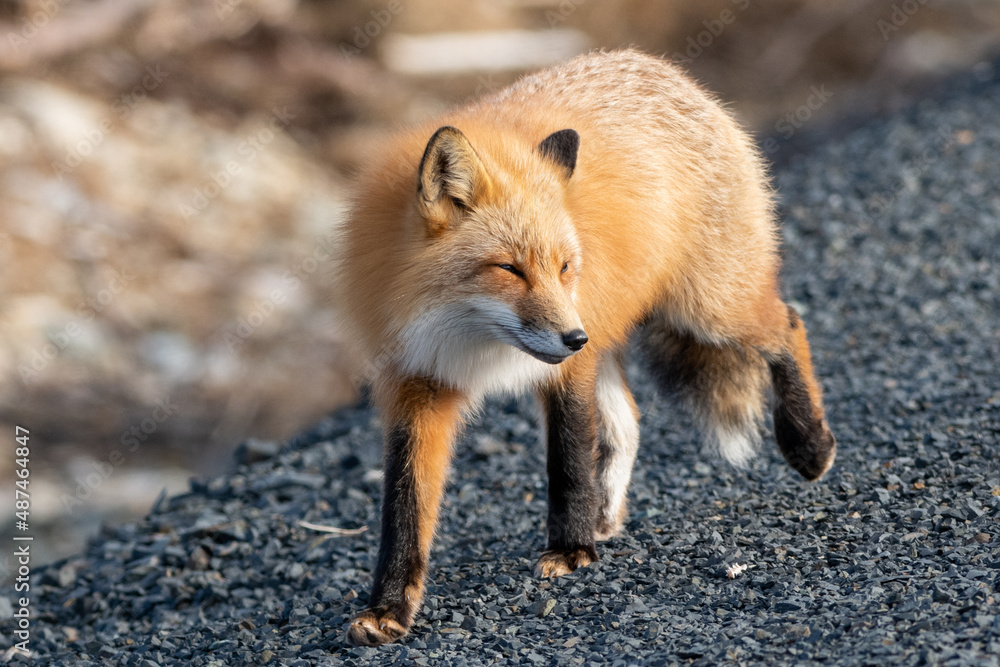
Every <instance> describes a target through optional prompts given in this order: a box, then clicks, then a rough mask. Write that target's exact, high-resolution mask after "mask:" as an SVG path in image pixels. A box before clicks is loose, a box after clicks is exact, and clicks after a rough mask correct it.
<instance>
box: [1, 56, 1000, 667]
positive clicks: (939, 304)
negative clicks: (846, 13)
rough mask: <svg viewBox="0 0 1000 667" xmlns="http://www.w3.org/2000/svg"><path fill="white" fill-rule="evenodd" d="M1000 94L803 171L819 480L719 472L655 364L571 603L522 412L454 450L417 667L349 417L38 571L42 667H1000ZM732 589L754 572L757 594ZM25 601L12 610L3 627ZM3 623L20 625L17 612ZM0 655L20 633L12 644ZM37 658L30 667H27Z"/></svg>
mask: <svg viewBox="0 0 1000 667" xmlns="http://www.w3.org/2000/svg"><path fill="white" fill-rule="evenodd" d="M998 155H1000V76H998V75H996V74H994V70H993V69H992V68H989V67H980V68H978V69H977V71H976V73H975V74H973V75H970V76H969V77H968V78H967V79H964V80H962V81H960V82H956V83H954V84H953V85H951V86H950V87H949V88H948V89H946V90H943V91H940V92H939V94H938V95H937V97H935V98H933V99H930V100H928V101H924V102H922V103H920V104H919V105H917V106H916V107H914V108H913V109H912V110H911V111H910V112H909V113H907V114H905V115H902V116H899V117H896V118H892V119H889V120H885V121H878V122H874V123H873V124H871V125H870V126H867V127H865V128H862V129H860V130H858V131H855V132H853V133H852V134H850V135H849V136H847V137H845V138H844V139H843V140H840V141H835V142H832V143H830V144H829V145H827V146H825V147H823V148H822V149H820V150H817V151H815V152H814V153H813V154H811V155H809V156H807V157H804V158H801V159H798V160H794V161H792V163H791V164H789V165H788V166H787V167H785V168H784V169H783V171H782V172H781V173H780V174H778V178H777V182H778V184H779V187H780V192H781V196H782V202H783V204H782V217H783V220H784V236H785V255H786V268H785V273H784V281H785V282H784V289H785V293H786V295H787V296H788V297H789V299H790V300H791V301H792V302H793V303H794V304H795V305H796V306H797V307H799V309H800V312H801V313H802V314H803V318H804V320H805V322H806V323H807V325H808V326H809V327H810V332H811V335H810V339H811V341H812V344H813V349H814V355H815V360H816V366H817V370H818V374H819V376H820V377H821V378H822V379H823V384H824V387H825V389H826V404H827V406H828V412H829V421H830V424H831V426H832V427H833V429H834V431H835V433H836V434H837V436H838V438H839V442H840V452H839V458H838V461H837V464H836V466H835V467H834V469H833V470H832V471H831V472H830V473H829V474H828V475H827V476H826V477H825V478H824V479H823V480H822V481H821V482H819V483H817V484H813V485H809V484H806V483H804V482H802V481H800V480H799V478H798V477H797V475H796V474H795V473H794V472H793V471H791V470H790V469H789V468H788V467H787V466H786V465H785V464H784V463H783V462H782V461H781V459H780V456H779V455H778V454H777V452H776V450H775V448H774V447H773V446H769V447H767V449H766V451H765V452H764V453H763V455H762V456H761V457H760V458H759V459H758V460H757V461H755V462H754V464H753V465H752V466H751V468H750V469H749V470H748V471H739V470H735V469H733V468H731V467H729V466H727V465H726V464H724V463H721V462H719V461H715V460H712V459H710V458H707V457H705V456H703V455H702V454H700V452H699V444H698V440H697V437H696V435H695V433H694V432H693V431H692V429H691V427H690V424H689V422H688V420H687V419H686V418H684V417H683V416H682V415H679V414H678V413H677V411H676V410H674V409H673V408H672V407H671V406H670V405H668V404H666V403H665V402H663V401H662V400H660V399H658V398H657V397H656V396H655V394H654V392H653V390H652V389H651V385H650V384H649V382H648V381H647V379H646V377H645V376H644V375H643V373H642V371H641V369H640V368H638V367H636V368H633V369H631V381H632V384H633V387H634V388H635V392H636V395H637V400H638V401H639V403H640V407H641V409H642V411H643V413H644V418H643V422H642V437H643V443H644V445H643V448H642V449H641V451H640V454H639V461H638V464H637V469H636V473H635V477H634V481H633V485H632V491H631V507H630V514H629V516H630V519H629V521H628V523H627V529H628V536H627V537H622V538H618V539H615V540H612V541H611V542H609V543H605V544H604V545H603V548H602V550H601V553H602V560H601V561H600V562H599V563H596V564H594V565H592V566H591V567H588V568H585V569H582V570H580V571H578V572H576V573H574V574H572V575H569V576H566V577H563V578H561V579H558V580H556V581H552V582H550V581H540V580H537V579H535V578H533V576H532V574H531V570H532V566H533V564H534V561H535V558H536V557H537V555H538V553H539V552H540V551H541V549H542V547H543V525H544V519H545V476H544V465H543V447H541V446H540V445H539V444H538V430H537V426H538V424H537V420H536V418H535V416H534V414H535V413H534V409H533V408H532V407H531V405H530V403H527V402H517V401H508V402H498V403H494V404H492V405H491V406H490V407H489V409H488V410H487V411H486V412H485V414H484V415H483V417H482V419H481V420H480V421H479V422H478V423H477V424H475V425H474V426H473V427H471V428H470V429H469V430H468V431H467V433H466V434H465V436H464V437H463V439H462V442H461V443H460V445H459V447H458V453H457V461H456V466H455V472H454V475H453V479H452V482H451V484H450V486H449V487H448V493H447V498H446V501H445V506H444V509H443V512H442V525H441V530H440V537H439V539H438V541H437V543H436V546H435V548H434V550H433V554H432V567H431V575H430V581H429V585H428V592H427V598H426V602H425V603H424V608H423V611H422V613H421V614H420V616H419V618H418V620H417V622H416V624H415V626H414V627H413V630H412V632H411V634H410V636H409V637H408V638H407V639H406V640H405V642H404V643H402V644H395V645H388V646H383V647H380V648H350V647H348V646H346V645H345V643H344V641H343V629H344V626H345V623H346V622H347V621H348V619H349V618H350V617H351V616H352V615H353V614H354V613H355V612H357V611H358V610H359V609H361V608H362V607H363V605H364V603H365V600H366V596H367V592H368V587H369V585H370V583H371V572H372V569H373V566H374V560H375V554H376V547H377V536H376V534H375V532H377V531H369V532H368V533H365V534H363V535H358V536H335V537H325V536H323V535H321V534H319V533H315V532H312V531H310V530H306V529H304V528H302V527H299V526H298V525H297V523H296V522H297V521H298V520H300V519H304V520H307V521H311V522H313V523H317V524H327V525H335V526H339V527H343V528H352V527H359V526H372V527H376V526H377V522H376V520H377V508H378V503H379V496H380V479H379V474H378V472H377V469H378V467H379V451H378V447H379V429H378V426H377V423H376V422H375V419H374V417H373V415H372V414H371V412H370V411H369V410H368V409H366V408H364V407H361V408H358V409H353V410H347V411H344V412H341V413H339V414H337V415H335V416H334V417H332V418H331V419H329V420H327V421H325V422H323V423H322V424H320V425H319V426H317V427H316V428H315V429H313V430H312V431H310V432H308V433H305V434H303V435H302V436H300V437H299V438H298V439H296V440H295V441H293V442H292V443H289V445H288V446H287V447H286V448H285V449H284V450H282V451H281V452H280V453H276V452H274V451H272V450H268V448H267V447H262V446H259V445H256V444H254V443H250V445H249V446H247V447H244V448H242V449H241V451H240V452H239V453H238V460H240V461H243V463H240V464H239V465H238V468H237V469H236V472H235V473H234V474H231V475H227V476H223V477H219V478H215V479H209V480H203V481H199V482H195V483H193V484H192V490H191V492H190V493H188V494H185V495H182V496H178V497H174V498H170V499H165V500H163V501H162V502H161V503H159V504H158V506H157V507H156V508H154V510H153V511H152V513H151V514H150V516H149V517H148V519H146V520H145V521H143V522H140V523H138V524H136V525H128V526H123V527H118V528H109V529H106V531H105V533H104V534H102V535H101V536H100V537H99V538H98V539H97V540H95V541H94V543H93V544H92V545H91V546H90V547H89V548H88V549H87V551H86V552H85V553H83V554H81V555H80V556H78V557H75V558H71V559H69V560H67V561H64V562H61V563H56V564H54V565H52V566H51V567H48V568H46V569H44V570H39V571H37V572H36V577H35V579H34V582H33V592H34V595H35V598H34V603H33V604H34V610H35V612H36V614H37V616H36V618H35V620H34V625H33V632H34V637H33V642H32V645H33V648H34V650H35V651H36V656H37V657H38V658H39V659H40V660H41V664H76V665H136V666H142V667H152V666H153V665H196V666H197V665H206V666H207V665H242V664H263V663H267V664H283V665H328V664H346V665H351V664H354V665H369V664H381V663H393V664H394V663H397V662H399V663H401V662H404V661H405V662H406V663H410V662H411V661H412V662H413V663H415V664H418V665H429V664H456V665H466V664H468V665H475V664H493V663H499V664H535V665H547V664H548V665H555V664H560V665H561V664H570V665H586V664H593V663H604V662H612V663H614V664H623V665H624V664H635V663H640V664H679V663H693V664H702V665H714V664H717V663H720V662H728V661H732V662H735V663H746V664H802V663H806V662H811V661H822V662H824V663H825V664H844V665H865V664H888V663H893V664H896V663H899V664H913V665H921V664H928V665H934V664H948V665H952V664H984V665H998V664H1000V659H998V656H1000V605H998V601H997V589H998V588H1000V524H998V517H1000V368H998V364H997V362H998V360H1000V261H998V260H1000V161H998V159H997V157H998ZM734 565H747V566H749V569H747V570H746V571H745V572H742V573H741V574H739V575H738V576H736V577H735V578H734V579H729V578H728V577H727V576H726V572H727V569H728V568H730V567H731V566H734ZM0 602H2V601H0ZM5 609H8V607H7V605H3V604H0V616H2V615H3V614H4V610H5ZM0 623H2V625H0V633H2V639H0V645H3V646H6V645H9V644H10V642H11V639H12V635H11V628H12V623H11V621H10V619H9V618H7V619H4V620H3V621H0ZM16 660H19V658H15V661H16Z"/></svg>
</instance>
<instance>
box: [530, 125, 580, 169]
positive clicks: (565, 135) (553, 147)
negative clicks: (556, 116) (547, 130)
mask: <svg viewBox="0 0 1000 667" xmlns="http://www.w3.org/2000/svg"><path fill="white" fill-rule="evenodd" d="M538 150H539V151H541V153H542V155H544V156H545V157H547V158H549V159H550V160H552V161H554V162H555V163H556V164H559V165H561V166H563V167H564V168H565V169H566V172H567V173H566V176H567V177H569V176H572V175H573V170H574V169H576V154H577V152H578V151H579V150H580V133H579V132H577V131H576V130H573V129H565V130H559V131H558V132H553V133H552V134H550V135H549V136H547V137H545V139H543V140H542V143H540V144H538Z"/></svg>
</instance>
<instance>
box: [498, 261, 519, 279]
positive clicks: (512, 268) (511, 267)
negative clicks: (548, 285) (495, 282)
mask: <svg viewBox="0 0 1000 667" xmlns="http://www.w3.org/2000/svg"><path fill="white" fill-rule="evenodd" d="M497 266H499V267H500V268H501V269H503V270H504V271H508V272H510V273H513V274H514V275H515V276H517V277H518V278H523V277H524V274H523V273H521V269H519V268H517V267H516V266H514V265H513V264H497Z"/></svg>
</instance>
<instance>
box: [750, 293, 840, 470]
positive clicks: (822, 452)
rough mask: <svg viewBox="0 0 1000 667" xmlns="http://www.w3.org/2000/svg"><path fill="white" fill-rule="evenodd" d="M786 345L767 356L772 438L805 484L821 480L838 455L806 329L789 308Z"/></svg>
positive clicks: (796, 314)
mask: <svg viewBox="0 0 1000 667" xmlns="http://www.w3.org/2000/svg"><path fill="white" fill-rule="evenodd" d="M786 308H787V311H788V320H787V321H788V330H787V332H788V336H787V343H786V344H785V346H784V347H783V349H780V350H778V351H775V352H771V353H768V354H767V357H768V367H769V369H770V373H771V381H772V383H773V386H774V436H775V439H776V440H777V441H778V448H779V449H780V450H781V454H782V456H784V457H785V460H786V461H788V464H789V465H790V466H792V467H793V468H795V469H796V470H798V471H799V473H800V474H801V475H802V476H803V477H805V478H806V479H808V480H816V479H819V478H820V477H822V476H823V474H824V473H826V471H827V470H829V469H830V466H832V465H833V460H834V458H835V457H836V454H837V442H836V440H835V439H834V437H833V434H832V433H831V432H830V427H829V426H828V425H827V423H826V418H825V416H824V413H823V398H822V392H821V391H820V388H819V383H818V382H816V378H815V376H814V375H813V370H812V360H811V358H810V355H809V343H808V341H807V340H806V329H805V326H804V325H803V324H802V320H800V319H799V315H798V313H796V312H795V309H794V308H792V307H791V306H786Z"/></svg>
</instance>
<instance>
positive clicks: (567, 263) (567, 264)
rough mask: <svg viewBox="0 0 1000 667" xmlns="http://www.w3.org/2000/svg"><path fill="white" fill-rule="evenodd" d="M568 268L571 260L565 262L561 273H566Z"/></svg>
mask: <svg viewBox="0 0 1000 667" xmlns="http://www.w3.org/2000/svg"><path fill="white" fill-rule="evenodd" d="M568 268H569V262H563V267H562V271H560V272H559V273H566V269H568Z"/></svg>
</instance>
